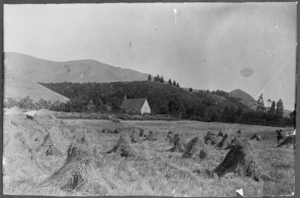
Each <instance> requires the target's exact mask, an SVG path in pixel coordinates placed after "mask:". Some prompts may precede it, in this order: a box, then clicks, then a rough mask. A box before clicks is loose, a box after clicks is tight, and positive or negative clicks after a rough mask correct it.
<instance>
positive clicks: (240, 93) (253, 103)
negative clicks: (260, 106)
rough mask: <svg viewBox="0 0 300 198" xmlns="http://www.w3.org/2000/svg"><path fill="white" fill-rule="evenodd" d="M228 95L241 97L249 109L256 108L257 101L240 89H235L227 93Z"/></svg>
mask: <svg viewBox="0 0 300 198" xmlns="http://www.w3.org/2000/svg"><path fill="white" fill-rule="evenodd" d="M228 95H229V96H230V97H235V98H239V99H241V102H242V103H244V104H245V105H247V106H248V107H250V108H251V109H254V110H255V109H256V106H257V102H256V100H255V99H254V98H253V97H252V96H251V95H249V94H248V93H246V92H245V91H243V90H241V89H235V90H233V91H231V92H229V94H228Z"/></svg>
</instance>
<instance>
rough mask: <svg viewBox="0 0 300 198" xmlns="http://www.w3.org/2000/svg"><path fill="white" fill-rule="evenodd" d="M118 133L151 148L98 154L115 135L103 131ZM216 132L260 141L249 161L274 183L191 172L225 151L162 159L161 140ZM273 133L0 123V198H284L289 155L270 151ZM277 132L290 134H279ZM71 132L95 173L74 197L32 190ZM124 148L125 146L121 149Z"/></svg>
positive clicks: (290, 181) (290, 175)
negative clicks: (239, 197) (150, 136)
mask: <svg viewBox="0 0 300 198" xmlns="http://www.w3.org/2000/svg"><path fill="white" fill-rule="evenodd" d="M116 128H120V129H121V133H123V134H125V135H126V137H127V138H128V140H129V135H130V134H131V132H132V131H133V130H139V129H144V130H145V132H146V133H147V132H149V131H153V132H154V136H155V137H156V138H157V140H156V141H143V142H141V143H130V146H131V147H132V149H133V150H134V152H135V154H136V155H135V156H134V157H130V158H124V157H123V158H122V157H120V156H118V155H115V154H105V152H106V151H108V150H110V149H111V148H112V147H113V146H114V145H115V143H116V142H117V140H118V138H119V136H120V135H119V134H112V133H102V130H103V129H111V130H114V129H116ZM220 129H222V131H223V132H225V133H228V134H231V133H234V132H235V131H236V130H238V129H239V130H241V131H242V136H243V137H245V138H248V139H249V138H250V136H251V135H252V134H253V133H255V132H260V133H261V134H262V138H263V141H255V140H251V141H250V143H251V148H252V149H251V151H252V155H253V156H254V157H255V158H256V160H257V161H258V162H259V163H260V165H261V166H262V167H263V168H264V169H265V170H266V172H267V173H268V174H269V175H270V176H271V177H273V178H276V179H277V180H278V182H271V181H270V182H262V181H259V182H256V181H254V180H253V179H252V178H241V177H233V178H213V179H209V178H206V177H204V176H202V175H201V174H197V172H195V170H203V169H209V170H212V169H213V168H215V167H216V166H217V165H219V164H220V163H221V162H222V160H223V159H224V157H225V156H226V154H227V152H228V150H220V149H217V148H215V147H214V146H211V145H208V150H209V152H208V157H207V158H206V159H204V160H195V159H186V158H182V153H179V152H174V153H172V152H170V151H168V150H169V149H170V148H171V147H172V145H170V144H169V143H168V142H167V141H166V140H165V138H166V136H167V132H168V131H173V132H181V133H183V134H184V140H185V142H188V141H189V140H190V139H192V138H193V137H195V136H200V137H204V135H205V134H206V132H207V131H211V132H214V133H217V132H218V131H219V130H220ZM275 130H276V128H274V127H263V126H250V125H240V124H224V123H203V122H195V121H122V122H120V123H114V122H110V121H106V120H63V121H60V120H45V119H44V120H37V121H31V120H23V121H20V120H16V119H7V120H5V121H4V159H3V160H4V166H3V184H4V186H3V193H4V194H12V195H21V194H22V195H55V196H66V195H73V196H92V195H107V196H109V195H156V196H235V190H237V189H240V188H243V190H244V195H245V196H264V195H290V194H292V192H294V191H295V168H294V163H295V155H294V150H293V149H292V148H284V147H283V148H276V145H277V140H276V133H275V132H274V131H275ZM284 130H285V131H289V130H292V129H290V128H285V129H284ZM45 131H47V132H49V133H50V134H51V138H52V142H53V145H55V146H56V148H57V149H58V150H59V151H60V152H61V153H62V154H61V155H58V156H55V155H52V156H50V155H49V156H46V155H45V153H44V152H43V150H40V151H39V152H37V151H36V150H38V149H37V148H39V147H40V145H41V144H42V143H43V138H44V137H45V136H46V134H47V133H46V132H45ZM78 132H82V133H85V136H86V141H87V143H88V147H89V149H90V150H89V152H90V153H92V154H93V156H95V158H97V164H96V165H95V166H91V167H88V169H87V171H85V172H84V174H85V177H84V178H87V180H86V182H88V185H86V186H85V187H84V188H82V189H74V190H72V191H68V192H66V191H63V190H61V188H60V187H58V186H55V185H40V184H41V183H42V182H43V181H45V180H47V178H49V177H50V176H51V175H52V174H53V173H54V172H56V171H57V170H58V169H59V168H61V167H62V166H63V164H64V162H65V160H66V157H67V149H68V146H69V145H70V144H71V142H72V140H73V139H74V137H75V136H76V134H77V133H78ZM129 142H130V141H129Z"/></svg>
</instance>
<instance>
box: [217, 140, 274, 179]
mask: <svg viewBox="0 0 300 198" xmlns="http://www.w3.org/2000/svg"><path fill="white" fill-rule="evenodd" d="M212 173H216V174H217V175H218V176H219V177H228V176H233V175H238V176H241V177H252V178H253V179H254V180H255V181H259V180H263V181H276V180H275V179H273V178H271V177H270V176H268V175H267V174H266V173H265V172H264V170H263V169H262V167H261V166H260V165H259V164H258V163H257V161H256V160H255V159H254V157H253V156H252V154H251V150H250V144H249V142H248V141H246V140H240V139H237V140H236V142H235V145H233V146H232V148H231V149H230V151H229V152H228V153H227V155H226V157H225V159H224V160H223V161H222V162H221V164H219V166H217V167H216V168H215V169H214V170H213V171H212Z"/></svg>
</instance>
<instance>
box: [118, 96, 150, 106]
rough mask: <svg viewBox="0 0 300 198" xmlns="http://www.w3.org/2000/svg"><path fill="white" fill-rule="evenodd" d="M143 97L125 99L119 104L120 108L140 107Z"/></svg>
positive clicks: (143, 100)
mask: <svg viewBox="0 0 300 198" xmlns="http://www.w3.org/2000/svg"><path fill="white" fill-rule="evenodd" d="M145 101H146V99H145V98H138V99H127V100H124V101H123V103H122V104H121V106H120V108H121V109H141V108H142V107H143V105H144V103H145Z"/></svg>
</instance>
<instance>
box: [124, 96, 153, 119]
mask: <svg viewBox="0 0 300 198" xmlns="http://www.w3.org/2000/svg"><path fill="white" fill-rule="evenodd" d="M120 108H121V109H122V110H123V111H125V112H126V113H138V114H145V113H151V108H150V106H149V103H148V101H147V99H146V98H138V99H127V97H126V95H125V97H124V101H123V103H122V104H121V106H120Z"/></svg>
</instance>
